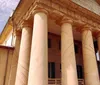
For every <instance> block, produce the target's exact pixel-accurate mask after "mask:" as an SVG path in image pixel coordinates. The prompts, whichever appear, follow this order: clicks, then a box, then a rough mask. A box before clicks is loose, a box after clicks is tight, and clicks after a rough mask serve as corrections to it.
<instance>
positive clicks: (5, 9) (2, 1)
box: [0, 0, 20, 33]
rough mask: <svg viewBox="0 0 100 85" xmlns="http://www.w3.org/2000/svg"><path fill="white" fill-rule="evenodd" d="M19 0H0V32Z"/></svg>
mask: <svg viewBox="0 0 100 85" xmlns="http://www.w3.org/2000/svg"><path fill="white" fill-rule="evenodd" d="M19 1H20V0H0V33H1V32H2V30H3V28H4V26H5V25H6V23H7V21H8V19H9V17H10V15H11V13H12V12H13V10H15V8H16V6H17V5H18V3H19Z"/></svg>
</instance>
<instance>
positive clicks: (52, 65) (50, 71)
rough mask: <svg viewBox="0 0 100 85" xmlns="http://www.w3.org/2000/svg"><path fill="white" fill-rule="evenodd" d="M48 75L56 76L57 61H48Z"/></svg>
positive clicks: (50, 76)
mask: <svg viewBox="0 0 100 85" xmlns="http://www.w3.org/2000/svg"><path fill="white" fill-rule="evenodd" d="M48 77H49V78H55V62H49V63H48Z"/></svg>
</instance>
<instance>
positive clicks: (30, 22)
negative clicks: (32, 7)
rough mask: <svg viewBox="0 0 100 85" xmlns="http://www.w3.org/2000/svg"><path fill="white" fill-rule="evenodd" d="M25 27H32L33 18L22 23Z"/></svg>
mask: <svg viewBox="0 0 100 85" xmlns="http://www.w3.org/2000/svg"><path fill="white" fill-rule="evenodd" d="M24 27H29V28H32V27H33V22H32V21H31V20H24V22H23V24H22V28H24Z"/></svg>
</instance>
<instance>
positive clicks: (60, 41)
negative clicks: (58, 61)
mask: <svg viewBox="0 0 100 85" xmlns="http://www.w3.org/2000/svg"><path fill="white" fill-rule="evenodd" d="M59 50H61V41H59Z"/></svg>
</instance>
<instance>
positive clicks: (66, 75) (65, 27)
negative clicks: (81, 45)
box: [61, 19, 78, 85]
mask: <svg viewBox="0 0 100 85" xmlns="http://www.w3.org/2000/svg"><path fill="white" fill-rule="evenodd" d="M61 65H62V71H61V72H62V82H61V83H62V85H78V79H77V72H76V59H75V52H74V41H73V33H72V21H71V20H69V19H64V20H62V25H61Z"/></svg>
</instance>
